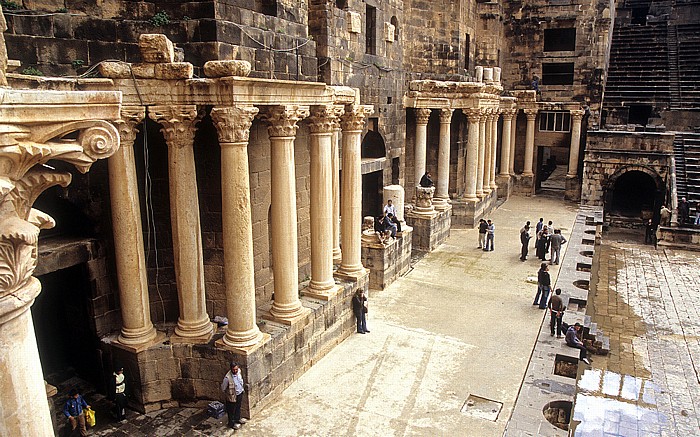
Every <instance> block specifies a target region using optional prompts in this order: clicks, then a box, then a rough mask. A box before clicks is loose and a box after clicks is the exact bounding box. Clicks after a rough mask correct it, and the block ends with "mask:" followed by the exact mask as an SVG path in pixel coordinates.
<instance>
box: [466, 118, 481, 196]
mask: <svg viewBox="0 0 700 437" xmlns="http://www.w3.org/2000/svg"><path fill="white" fill-rule="evenodd" d="M463 112H464V114H465V115H466V116H467V120H468V121H469V131H468V132H467V159H466V161H467V166H466V167H467V168H466V175H467V183H466V187H465V193H464V199H465V200H468V201H476V200H478V197H476V183H477V170H478V169H477V167H478V165H477V164H478V161H479V125H480V120H481V114H482V110H481V109H477V108H470V109H464V110H463Z"/></svg>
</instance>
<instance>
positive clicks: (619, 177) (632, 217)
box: [605, 169, 664, 227]
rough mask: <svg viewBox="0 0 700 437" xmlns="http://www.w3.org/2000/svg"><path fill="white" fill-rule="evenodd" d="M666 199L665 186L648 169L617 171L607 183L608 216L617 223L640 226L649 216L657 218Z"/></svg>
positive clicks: (606, 210) (609, 219) (606, 208)
mask: <svg viewBox="0 0 700 437" xmlns="http://www.w3.org/2000/svg"><path fill="white" fill-rule="evenodd" d="M663 199H664V190H663V187H662V186H661V185H660V183H659V181H658V180H656V178H655V177H653V176H652V175H650V174H649V173H648V172H646V171H641V170H636V169H633V170H628V171H624V172H618V173H617V174H615V175H614V177H613V178H611V181H610V183H609V184H608V186H607V187H606V192H605V215H606V220H608V221H610V222H611V223H613V224H617V225H618V226H625V227H640V226H642V224H643V223H644V222H645V221H646V220H648V219H652V220H655V221H656V220H658V211H659V210H660V208H661V204H662V203H663Z"/></svg>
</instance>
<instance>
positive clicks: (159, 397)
mask: <svg viewBox="0 0 700 437" xmlns="http://www.w3.org/2000/svg"><path fill="white" fill-rule="evenodd" d="M141 386H142V394H143V402H144V403H151V402H159V401H166V400H170V398H171V383H170V381H164V380H159V381H155V382H146V383H143V384H142V385H141Z"/></svg>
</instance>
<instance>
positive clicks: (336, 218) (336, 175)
mask: <svg viewBox="0 0 700 437" xmlns="http://www.w3.org/2000/svg"><path fill="white" fill-rule="evenodd" d="M336 108H338V109H339V111H340V112H338V113H337V114H338V117H337V118H336V119H335V120H336V121H335V122H334V124H333V126H334V127H333V137H332V139H331V166H332V167H333V168H332V171H333V175H332V177H333V217H332V221H333V263H334V264H340V260H341V253H342V252H341V251H340V156H339V152H338V149H339V147H338V143H339V142H340V118H339V117H340V115H342V111H343V107H342V106H336ZM338 109H336V111H338Z"/></svg>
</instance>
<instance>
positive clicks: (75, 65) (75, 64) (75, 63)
mask: <svg viewBox="0 0 700 437" xmlns="http://www.w3.org/2000/svg"><path fill="white" fill-rule="evenodd" d="M70 64H71V65H72V66H73V68H75V69H76V70H77V69H78V68H80V67H82V66H83V65H85V61H83V60H82V59H73V60H72V61H71V63H70Z"/></svg>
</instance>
